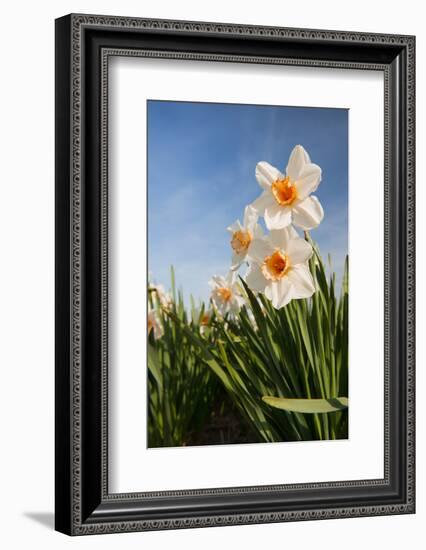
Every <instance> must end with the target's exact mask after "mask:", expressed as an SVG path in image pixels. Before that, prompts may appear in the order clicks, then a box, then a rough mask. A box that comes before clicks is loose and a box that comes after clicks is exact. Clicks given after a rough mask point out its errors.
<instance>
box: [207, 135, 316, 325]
mask: <svg viewBox="0 0 426 550" xmlns="http://www.w3.org/2000/svg"><path fill="white" fill-rule="evenodd" d="M256 179H257V181H258V183H259V185H260V187H261V188H262V190H263V191H262V194H261V195H260V197H258V198H257V199H256V200H255V201H254V202H253V203H252V204H251V205H248V206H246V208H245V211H244V219H243V223H240V221H239V220H238V221H236V222H235V223H233V224H232V225H231V226H230V227H228V231H229V232H230V234H231V249H232V259H231V270H230V272H229V274H228V275H227V277H225V278H224V277H217V276H216V277H213V278H212V279H211V281H210V286H211V289H212V293H211V299H212V302H213V304H214V305H215V307H216V308H217V310H218V311H219V312H220V313H221V314H222V315H226V314H230V315H233V314H235V313H237V312H238V310H239V309H240V307H241V305H242V304H243V301H244V300H243V297H242V293H241V288H240V286H239V285H238V282H237V277H238V270H239V268H240V266H241V265H243V264H246V265H248V270H247V272H246V274H245V281H246V283H247V285H248V286H249V288H250V289H251V290H253V291H255V292H261V293H263V294H264V295H265V296H266V297H267V298H268V299H269V300H271V302H272V304H273V306H274V307H275V308H277V309H279V308H282V307H284V306H285V305H287V304H288V303H289V302H290V301H291V300H293V299H300V298H309V297H310V296H312V294H313V293H314V292H315V285H314V281H313V279H312V275H311V273H310V270H309V265H308V260H309V259H310V257H311V256H312V253H313V250H312V246H311V245H310V244H309V243H308V242H307V241H306V240H304V239H302V238H301V237H300V236H299V234H298V233H297V231H296V229H295V227H294V226H296V227H298V228H300V229H301V230H303V231H308V230H310V229H314V228H315V227H317V226H318V225H319V224H320V223H321V221H322V219H323V217H324V211H323V209H322V206H321V204H320V202H319V200H318V199H317V198H316V197H315V196H312V193H313V192H315V191H316V189H317V187H318V185H319V184H320V181H321V168H320V167H319V166H317V165H316V164H314V163H312V162H311V160H310V158H309V155H308V153H307V152H306V151H305V149H304V148H303V147H302V146H301V145H296V147H295V148H294V149H293V151H292V152H291V154H290V158H289V161H288V164H287V167H286V171H285V174H283V173H282V172H280V171H279V170H278V169H277V168H275V167H274V166H272V165H270V164H269V163H267V162H265V161H262V162H259V163H258V164H257V166H256ZM259 217H263V219H264V222H265V226H266V229H267V230H268V231H269V232H268V233H267V234H264V233H263V230H262V227H261V226H260V225H259V223H258V220H259Z"/></svg>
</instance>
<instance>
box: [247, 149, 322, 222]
mask: <svg viewBox="0 0 426 550" xmlns="http://www.w3.org/2000/svg"><path fill="white" fill-rule="evenodd" d="M256 178H257V181H258V182H259V185H260V186H261V187H262V188H263V189H264V191H263V193H262V195H260V197H259V198H257V199H256V200H255V201H254V203H253V205H252V206H253V207H254V208H255V209H256V211H257V212H258V213H259V214H260V215H262V216H264V218H265V223H266V227H267V228H268V229H282V228H283V227H287V226H288V225H290V224H291V223H293V224H294V225H297V226H298V227H300V228H301V229H304V230H306V231H307V230H309V229H313V228H314V227H317V225H318V224H319V223H321V220H322V219H323V217H324V211H323V209H322V206H321V204H320V202H319V200H318V199H317V198H316V197H311V196H310V194H311V193H313V192H314V191H315V190H316V189H317V187H318V185H319V183H320V181H321V168H320V167H319V166H317V165H316V164H313V163H312V162H311V159H310V158H309V155H308V153H307V152H306V151H305V149H304V148H303V147H302V146H301V145H296V147H295V148H294V149H293V151H292V152H291V155H290V158H289V161H288V164H287V168H286V174H285V175H284V174H282V173H281V172H280V171H279V170H278V169H277V168H275V167H274V166H271V165H270V164H269V163H268V162H265V161H262V162H259V163H258V164H257V166H256Z"/></svg>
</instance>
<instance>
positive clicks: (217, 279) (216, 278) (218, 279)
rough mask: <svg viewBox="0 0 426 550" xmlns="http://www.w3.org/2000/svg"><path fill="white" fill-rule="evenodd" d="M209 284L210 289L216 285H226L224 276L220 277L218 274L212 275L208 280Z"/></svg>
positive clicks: (220, 286)
mask: <svg viewBox="0 0 426 550" xmlns="http://www.w3.org/2000/svg"><path fill="white" fill-rule="evenodd" d="M209 286H210V288H212V289H215V288H217V287H219V288H222V287H224V286H226V281H225V279H224V277H221V276H220V275H213V277H212V278H211V279H210V281H209Z"/></svg>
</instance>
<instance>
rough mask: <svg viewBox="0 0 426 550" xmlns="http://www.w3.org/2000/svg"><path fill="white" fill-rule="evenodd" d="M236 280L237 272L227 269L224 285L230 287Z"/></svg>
mask: <svg viewBox="0 0 426 550" xmlns="http://www.w3.org/2000/svg"><path fill="white" fill-rule="evenodd" d="M236 280H237V274H236V273H235V271H228V274H227V276H226V277H225V285H224V286H226V287H232V286H233V285H234V284H235V282H236Z"/></svg>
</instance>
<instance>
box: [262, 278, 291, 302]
mask: <svg viewBox="0 0 426 550" xmlns="http://www.w3.org/2000/svg"><path fill="white" fill-rule="evenodd" d="M265 296H266V297H267V298H268V299H269V300H271V302H272V305H273V306H274V308H275V309H280V308H282V307H283V306H285V305H286V304H288V303H289V302H290V300H291V298H292V285H291V283H290V281H288V280H287V278H286V277H284V278H283V279H281V281H273V282H271V283H269V284H268V285H267V286H266V288H265Z"/></svg>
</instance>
